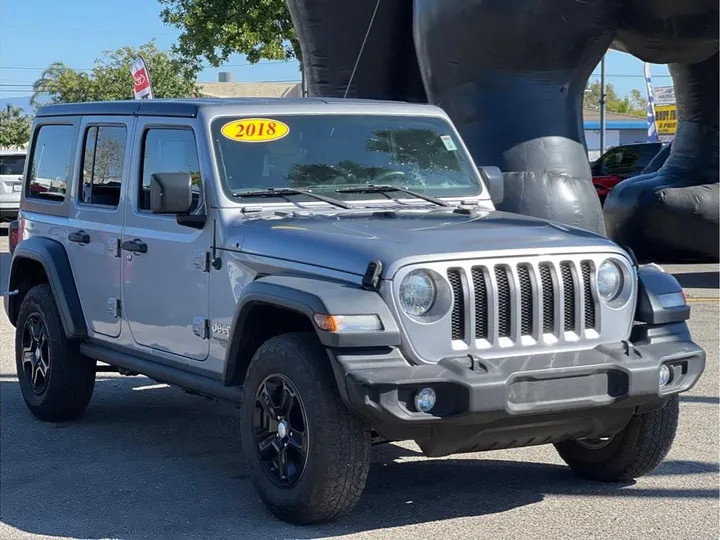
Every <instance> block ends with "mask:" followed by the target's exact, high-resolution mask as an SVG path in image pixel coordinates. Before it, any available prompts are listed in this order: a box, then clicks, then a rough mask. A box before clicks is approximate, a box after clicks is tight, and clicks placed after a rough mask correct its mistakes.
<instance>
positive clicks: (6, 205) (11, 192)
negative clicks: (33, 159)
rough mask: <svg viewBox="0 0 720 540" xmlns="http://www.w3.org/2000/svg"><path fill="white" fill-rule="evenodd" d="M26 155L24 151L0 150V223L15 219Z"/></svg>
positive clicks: (18, 206)
mask: <svg viewBox="0 0 720 540" xmlns="http://www.w3.org/2000/svg"><path fill="white" fill-rule="evenodd" d="M26 154H27V151H26V150H0V221H12V220H13V219H15V218H16V217H17V214H18V209H19V208H20V191H21V190H22V177H23V169H24V168H25V158H26Z"/></svg>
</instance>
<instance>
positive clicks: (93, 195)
mask: <svg viewBox="0 0 720 540" xmlns="http://www.w3.org/2000/svg"><path fill="white" fill-rule="evenodd" d="M126 133H127V132H126V130H125V128H124V127H120V126H93V127H91V128H89V129H88V130H87V132H86V134H85V152H84V154H83V177H82V189H81V190H80V193H79V194H78V197H79V199H80V202H82V203H86V204H101V205H106V206H117V205H118V204H119V203H120V185H121V184H122V176H123V164H124V162H125V139H126Z"/></svg>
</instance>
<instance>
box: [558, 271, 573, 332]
mask: <svg viewBox="0 0 720 540" xmlns="http://www.w3.org/2000/svg"><path fill="white" fill-rule="evenodd" d="M560 273H561V274H562V279H563V307H564V308H565V331H566V332H574V331H575V282H574V281H573V272H572V267H571V263H569V262H563V263H560Z"/></svg>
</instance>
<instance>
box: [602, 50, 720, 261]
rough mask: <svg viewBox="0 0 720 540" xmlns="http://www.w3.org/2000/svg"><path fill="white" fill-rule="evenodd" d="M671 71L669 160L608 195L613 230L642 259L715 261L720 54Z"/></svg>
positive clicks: (608, 218)
mask: <svg viewBox="0 0 720 540" xmlns="http://www.w3.org/2000/svg"><path fill="white" fill-rule="evenodd" d="M669 67H670V73H671V74H672V76H673V81H674V85H675V95H676V100H677V105H678V116H679V118H680V121H679V123H678V128H677V133H676V136H675V140H674V141H673V143H672V148H671V150H670V155H669V157H668V158H667V160H666V161H665V163H664V164H663V165H662V167H660V168H659V169H658V170H657V171H655V172H651V173H648V174H642V175H640V176H636V177H634V178H629V179H627V180H625V181H624V182H621V183H620V184H618V185H617V186H616V187H615V188H614V189H613V190H612V191H611V192H610V196H609V197H608V199H607V200H606V202H605V217H606V221H607V226H608V233H609V235H610V236H611V237H612V238H613V239H614V240H615V241H617V242H619V243H621V244H624V245H628V246H630V247H631V248H632V249H633V250H634V251H635V253H636V255H637V256H638V258H639V259H641V260H643V261H647V260H656V261H666V262H679V261H681V260H702V261H717V260H718V258H719V254H718V246H719V245H720V236H719V234H718V227H719V226H720V210H719V204H720V200H719V199H720V197H719V196H720V184H718V91H719V88H718V54H717V53H716V54H715V55H713V56H712V57H710V58H709V59H708V60H705V61H704V62H699V63H696V64H690V65H688V64H670V66H669Z"/></svg>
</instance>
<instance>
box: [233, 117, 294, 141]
mask: <svg viewBox="0 0 720 540" xmlns="http://www.w3.org/2000/svg"><path fill="white" fill-rule="evenodd" d="M220 132H221V133H222V134H223V136H225V137H227V138H228V139H231V140H233V141H239V142H251V143H252V142H268V141H277V140H278V139H282V138H283V137H285V136H286V135H287V134H288V133H290V128H289V127H288V125H287V124H285V123H283V122H280V121H279V120H273V119H271V118H244V119H243V120H234V121H232V122H228V123H227V124H225V125H224V126H223V127H222V129H221V130H220Z"/></svg>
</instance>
